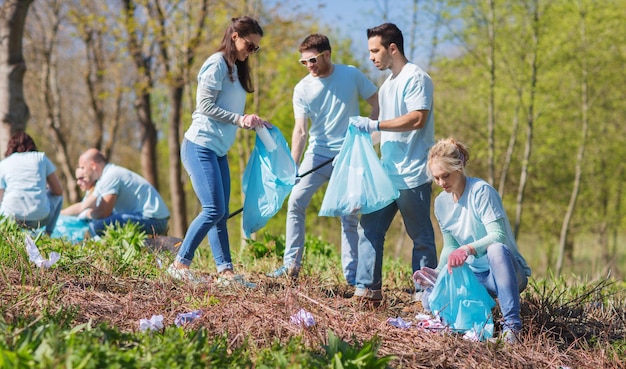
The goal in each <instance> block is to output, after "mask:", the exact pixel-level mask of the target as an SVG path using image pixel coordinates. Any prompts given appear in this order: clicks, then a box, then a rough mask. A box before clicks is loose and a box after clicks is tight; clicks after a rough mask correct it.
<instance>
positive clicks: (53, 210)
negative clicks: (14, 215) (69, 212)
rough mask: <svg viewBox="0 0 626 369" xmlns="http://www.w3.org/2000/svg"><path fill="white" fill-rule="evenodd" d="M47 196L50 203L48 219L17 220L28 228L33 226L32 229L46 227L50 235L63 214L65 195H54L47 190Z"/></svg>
mask: <svg viewBox="0 0 626 369" xmlns="http://www.w3.org/2000/svg"><path fill="white" fill-rule="evenodd" d="M47 196H48V203H49V204H50V212H49V213H48V216H47V217H46V219H43V220H37V221H33V220H26V221H20V220H16V221H17V223H18V224H20V225H23V226H25V227H27V228H32V229H35V228H39V227H46V233H47V234H48V235H51V234H52V232H54V227H56V224H57V219H59V214H61V208H62V207H63V196H62V195H59V196H56V195H53V194H51V193H50V191H47Z"/></svg>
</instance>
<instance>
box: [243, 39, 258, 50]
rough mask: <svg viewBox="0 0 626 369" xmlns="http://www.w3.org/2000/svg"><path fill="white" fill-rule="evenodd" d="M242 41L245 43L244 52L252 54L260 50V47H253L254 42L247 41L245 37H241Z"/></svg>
mask: <svg viewBox="0 0 626 369" xmlns="http://www.w3.org/2000/svg"><path fill="white" fill-rule="evenodd" d="M242 39H243V41H244V42H245V43H246V48H247V49H246V50H247V51H248V52H249V53H252V54H254V53H256V52H258V51H259V50H261V46H259V45H255V44H254V42H252V41H249V40H247V39H246V38H245V37H242Z"/></svg>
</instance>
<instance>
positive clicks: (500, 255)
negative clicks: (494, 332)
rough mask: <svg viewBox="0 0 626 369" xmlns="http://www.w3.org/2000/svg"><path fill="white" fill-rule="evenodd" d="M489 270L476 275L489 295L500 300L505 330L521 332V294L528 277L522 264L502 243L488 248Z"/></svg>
mask: <svg viewBox="0 0 626 369" xmlns="http://www.w3.org/2000/svg"><path fill="white" fill-rule="evenodd" d="M487 258H488V259H489V270H488V271H486V272H481V273H475V274H476V277H477V278H478V280H479V281H480V283H482V285H483V286H485V288H486V289H487V291H489V293H490V294H491V295H492V296H494V297H497V298H498V304H499V305H500V311H501V312H502V318H503V320H504V328H505V329H510V330H512V331H514V332H519V330H520V329H521V328H522V319H521V317H520V292H521V291H523V290H524V288H526V285H527V284H528V277H527V276H526V274H525V273H524V269H523V268H522V266H521V264H520V263H519V262H518V261H517V260H515V258H514V257H513V254H512V253H511V251H510V250H509V249H508V247H506V246H505V245H503V244H501V243H494V244H492V245H490V246H489V248H487Z"/></svg>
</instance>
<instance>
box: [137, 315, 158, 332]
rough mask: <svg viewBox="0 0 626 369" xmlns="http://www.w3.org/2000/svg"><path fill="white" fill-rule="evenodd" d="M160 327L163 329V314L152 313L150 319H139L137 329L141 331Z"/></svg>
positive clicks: (155, 329)
mask: <svg viewBox="0 0 626 369" xmlns="http://www.w3.org/2000/svg"><path fill="white" fill-rule="evenodd" d="M161 329H163V315H153V316H152V318H150V319H140V320H139V330H140V331H142V332H145V331H147V330H150V331H158V330H161Z"/></svg>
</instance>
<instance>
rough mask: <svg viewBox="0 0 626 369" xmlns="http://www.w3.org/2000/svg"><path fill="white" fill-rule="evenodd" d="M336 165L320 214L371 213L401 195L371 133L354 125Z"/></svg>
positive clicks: (336, 159) (336, 160) (338, 155)
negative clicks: (382, 161)
mask: <svg viewBox="0 0 626 369" xmlns="http://www.w3.org/2000/svg"><path fill="white" fill-rule="evenodd" d="M333 166H334V168H333V172H332V174H331V176H330V180H329V181H328V187H327V188H326V193H325V194H324V200H322V206H321V208H320V211H319V215H320V216H329V217H336V216H342V215H351V214H359V213H360V214H369V213H372V212H374V211H376V210H380V209H382V208H384V207H385V206H387V205H389V204H391V202H392V201H394V200H395V199H397V198H398V196H400V191H398V190H397V189H396V188H395V186H394V185H393V183H392V182H391V178H389V175H388V174H387V172H386V171H385V169H384V168H383V166H382V164H381V163H380V159H379V158H378V155H377V154H376V151H374V147H373V146H372V138H371V136H370V135H369V133H365V132H361V131H360V130H359V129H358V128H356V127H355V126H353V125H350V126H349V127H348V133H347V134H346V138H345V139H344V141H343V145H342V146H341V150H340V151H339V154H337V157H336V158H335V160H334V161H333Z"/></svg>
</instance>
